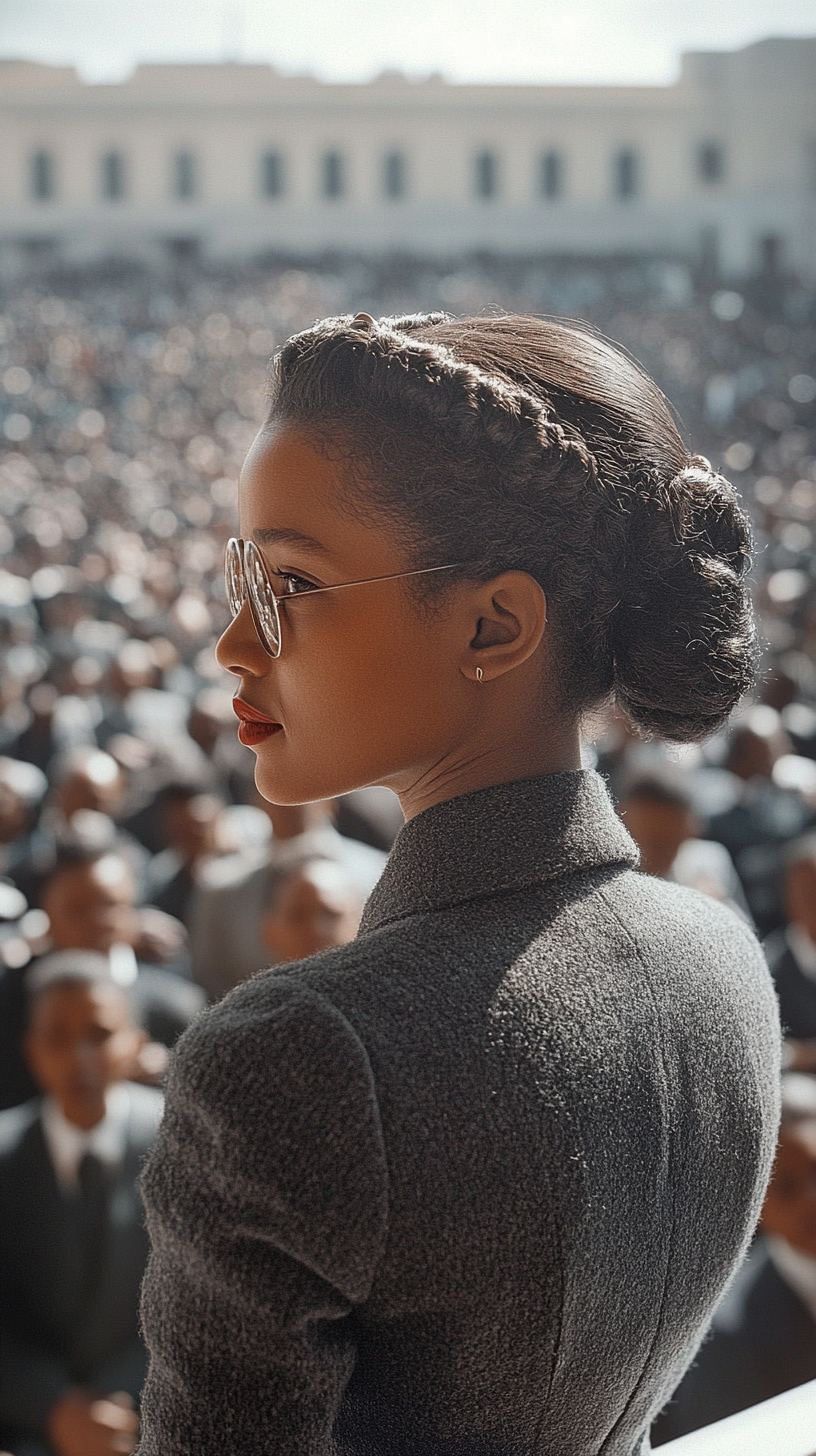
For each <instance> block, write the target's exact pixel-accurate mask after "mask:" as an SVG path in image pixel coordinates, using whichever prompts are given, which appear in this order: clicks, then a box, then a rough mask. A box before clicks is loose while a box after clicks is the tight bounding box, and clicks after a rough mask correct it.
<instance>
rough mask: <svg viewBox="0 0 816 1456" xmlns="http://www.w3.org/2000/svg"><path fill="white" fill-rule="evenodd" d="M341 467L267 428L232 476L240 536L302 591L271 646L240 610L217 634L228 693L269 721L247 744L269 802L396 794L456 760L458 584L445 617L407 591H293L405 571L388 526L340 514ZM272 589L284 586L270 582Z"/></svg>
mask: <svg viewBox="0 0 816 1456" xmlns="http://www.w3.org/2000/svg"><path fill="white" fill-rule="evenodd" d="M341 471H342V465H340V464H338V463H337V462H334V461H331V460H328V459H326V458H325V457H324V456H323V455H321V454H320V453H319V452H318V451H317V450H316V449H315V448H313V446H312V445H311V444H310V443H309V441H308V439H307V438H305V437H304V436H303V435H300V434H298V433H296V432H295V431H293V430H291V429H281V430H277V431H275V430H272V431H265V432H263V433H262V434H261V435H259V436H258V439H257V440H256V442H255V444H254V446H253V447H252V450H251V451H250V454H249V457H248V459H247V462H246V465H245V467H244V471H243V474H242V477H241V487H240V500H239V512H240V533H241V535H242V537H244V539H245V540H253V541H254V542H255V543H256V545H257V546H258V548H259V550H260V551H261V553H262V554H263V557H264V559H265V561H266V563H267V565H268V566H269V567H270V568H271V569H272V570H274V571H276V572H282V573H291V574H292V576H293V577H296V578H298V580H297V581H292V580H289V582H288V583H287V585H288V586H289V588H290V589H291V588H292V587H295V588H297V589H299V591H300V592H301V593H302V594H298V595H295V596H291V597H287V598H286V599H285V600H284V601H282V602H281V603H280V617H281V636H282V650H281V654H280V656H279V657H278V658H275V659H273V658H271V657H269V656H268V655H267V653H266V652H265V651H264V649H263V647H262V646H261V643H260V641H259V640H258V637H257V635H256V632H255V628H254V626H253V622H252V617H251V615H250V612H249V609H248V607H247V606H246V604H245V605H244V607H243V609H242V610H241V612H240V613H239V615H238V616H237V617H236V618H235V620H234V621H233V622H232V623H231V624H230V626H229V627H228V628H227V630H226V632H225V633H224V635H223V637H222V638H221V640H220V642H219V644H218V648H217V656H218V660H219V662H220V663H221V665H222V667H224V668H226V669H227V670H228V671H229V672H232V673H235V674H236V676H237V677H238V678H239V679H240V686H239V688H238V690H237V695H238V696H239V697H240V698H242V699H243V700H244V702H246V703H248V704H249V705H250V707H252V708H255V709H256V710H258V711H259V712H260V713H262V714H264V715H265V716H266V717H267V718H269V719H272V720H274V722H275V723H276V724H279V725H280V726H279V728H278V729H277V730H276V731H274V732H271V733H269V734H268V735H267V736H266V737H262V738H260V741H257V742H253V743H252V745H251V746H252V747H253V750H254V752H255V754H256V757H257V766H256V781H257V784H258V788H259V789H260V791H261V793H262V794H263V795H264V796H265V797H266V798H268V799H270V800H272V801H273V802H275V803H279V804H296V803H304V802H307V801H310V800H315V799H328V798H333V797H334V796H335V795H337V794H341V793H345V792H348V791H349V790H350V789H354V788H359V787H360V786H362V785H366V784H372V783H376V784H388V785H389V786H390V787H392V788H394V789H395V790H396V791H397V792H400V793H402V792H403V791H404V790H405V789H407V788H410V787H411V785H413V784H416V783H418V782H419V781H420V780H423V779H424V780H425V782H428V781H429V780H432V779H433V776H434V774H435V773H437V772H439V773H441V774H443V775H444V772H445V765H447V764H448V763H449V762H450V761H451V759H453V760H456V759H458V758H459V757H460V756H461V754H462V752H467V748H466V745H467V742H468V738H469V735H470V733H471V730H472V727H473V722H474V715H476V714H477V713H478V696H479V695H478V693H477V692H475V691H474V685H473V682H472V681H470V680H468V678H467V677H466V676H465V675H464V674H463V672H462V671H461V664H462V657H463V652H466V651H467V647H468V643H469V641H470V640H471V638H472V637H473V635H474V631H475V628H476V622H475V618H474V614H473V603H472V601H471V600H470V596H471V594H470V593H469V590H468V587H467V585H463V586H456V587H455V588H453V589H452V591H451V593H450V596H449V597H448V598H446V601H445V610H444V611H443V612H440V613H436V614H434V615H433V616H430V615H427V614H422V613H419V612H418V611H417V610H416V607H415V605H414V602H413V599H412V597H411V595H410V592H409V583H407V582H405V581H380V582H371V583H369V584H367V585H362V586H353V587H350V588H349V589H348V590H347V591H337V592H325V593H321V594H320V595H315V596H311V597H310V595H309V593H308V589H307V588H305V587H304V585H303V584H304V583H311V584H313V585H314V586H331V585H333V584H334V583H338V582H351V581H357V580H359V579H360V578H365V577H375V576H385V575H387V574H388V573H390V572H400V571H408V570H410V569H411V567H412V565H413V563H412V562H411V561H409V560H408V559H407V556H406V554H405V548H404V546H402V545H401V544H400V543H399V541H398V539H397V537H396V534H395V532H394V530H393V527H391V526H390V525H389V523H388V522H387V521H386V520H384V519H382V518H379V519H378V518H377V517H376V516H374V515H372V518H371V519H370V520H367V521H366V522H365V523H363V524H361V523H360V522H359V521H358V520H355V519H354V518H353V517H352V516H351V515H350V514H349V513H348V512H347V511H346V512H344V511H343V509H342V505H341V501H342V488H343V481H342V475H341ZM273 581H274V583H275V586H276V589H279V588H281V587H282V584H281V583H280V582H279V581H278V580H276V579H275V578H273Z"/></svg>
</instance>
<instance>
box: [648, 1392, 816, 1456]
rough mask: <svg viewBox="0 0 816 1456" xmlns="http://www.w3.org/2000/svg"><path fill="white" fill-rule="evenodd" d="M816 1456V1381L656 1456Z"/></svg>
mask: <svg viewBox="0 0 816 1456" xmlns="http://www.w3.org/2000/svg"><path fill="white" fill-rule="evenodd" d="M664 1453H665V1456H816V1380H811V1381H809V1382H808V1384H807V1385H799V1386H797V1387H796V1389H795V1390H789V1391H787V1392H786V1394H785V1395H777V1396H774V1399H773V1400H766V1401H763V1403H762V1405H754V1406H751V1408H750V1410H744V1411H740V1412H739V1414H738V1415H735V1416H729V1417H728V1419H727V1420H725V1421H717V1422H716V1424H715V1425H713V1426H706V1427H704V1429H703V1430H702V1431H693V1432H692V1433H691V1435H690V1436H681V1437H680V1439H679V1441H669V1442H668V1444H667V1445H666V1446H658V1447H657V1449H656V1451H655V1456H664Z"/></svg>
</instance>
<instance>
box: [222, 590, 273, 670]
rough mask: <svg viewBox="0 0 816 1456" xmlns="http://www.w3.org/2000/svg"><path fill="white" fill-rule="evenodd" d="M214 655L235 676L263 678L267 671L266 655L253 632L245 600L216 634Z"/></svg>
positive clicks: (253, 624)
mask: <svg viewBox="0 0 816 1456" xmlns="http://www.w3.org/2000/svg"><path fill="white" fill-rule="evenodd" d="M215 658H216V661H217V663H218V664H219V666H220V667H223V668H224V670H225V672H232V673H234V674H235V676H236V677H263V675H264V673H265V672H267V671H268V668H269V656H268V654H267V653H266V652H265V651H264V649H263V647H262V645H261V642H260V640H259V638H258V634H257V632H256V631H255V623H254V622H253V620H252V613H251V612H250V610H249V607H248V606H247V604H246V602H244V605H243V606H242V608H241V610H240V612H239V613H238V615H237V617H233V619H232V621H231V622H230V624H229V626H228V627H227V628H226V630H225V631H224V632H222V634H221V636H220V637H219V639H218V641H217V643H216V645H215Z"/></svg>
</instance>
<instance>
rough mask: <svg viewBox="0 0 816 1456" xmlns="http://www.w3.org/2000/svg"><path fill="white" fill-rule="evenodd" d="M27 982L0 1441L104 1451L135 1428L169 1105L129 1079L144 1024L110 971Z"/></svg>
mask: <svg viewBox="0 0 816 1456" xmlns="http://www.w3.org/2000/svg"><path fill="white" fill-rule="evenodd" d="M104 964H105V962H102V965H103V966H104ZM28 990H29V996H30V1019H29V1028H28V1032H27V1036H26V1043H25V1048H26V1056H27V1058H28V1061H29V1064H30V1066H31V1069H32V1072H33V1074H34V1078H35V1080H36V1082H37V1084H38V1085H39V1087H40V1088H41V1091H42V1094H43V1095H42V1096H40V1097H37V1098H35V1099H33V1100H32V1101H30V1102H27V1103H25V1104H23V1105H22V1106H20V1107H15V1108H10V1109H8V1110H7V1111H5V1112H2V1113H0V1310H1V1311H2V1313H0V1447H3V1448H4V1449H7V1450H9V1451H10V1452H12V1453H15V1456H109V1453H110V1456H113V1453H114V1452H118V1453H121V1452H123V1451H124V1452H127V1451H130V1450H132V1449H133V1446H134V1445H135V1442H136V1439H137V1433H138V1416H137V1413H136V1403H137V1402H138V1398H139V1393H140V1391H141V1387H142V1382H143V1379H144V1373H145V1353H144V1349H143V1346H142V1343H141V1340H140V1338H139V1332H138V1296H139V1285H140V1282H141V1278H142V1273H143V1270H144V1266H145V1261H146V1258H147V1236H146V1233H145V1230H144V1226H143V1217H142V1207H141V1201H140V1196H139V1192H138V1185H137V1178H138V1174H139V1168H140V1165H141V1161H142V1159H143V1157H144V1155H145V1153H146V1152H147V1151H148V1150H149V1148H150V1147H151V1145H152V1143H153V1140H154V1137H155V1134H156V1130H157V1128H158V1124H159V1120H160V1117H161V1110H162V1098H161V1095H160V1093H159V1092H157V1091H155V1090H154V1089H153V1088H150V1087H142V1086H137V1085H135V1084H134V1083H131V1082H128V1081H126V1080H125V1079H126V1078H127V1077H128V1075H129V1074H130V1072H131V1069H132V1068H133V1066H134V1065H135V1063H136V1061H137V1058H138V1054H139V1050H140V1047H141V1045H142V1044H143V1042H144V1041H145V1033H144V1032H143V1031H141V1030H140V1029H139V1028H138V1027H137V1025H136V1022H135V1020H134V1018H133V1014H132V1011H131V1008H130V1004H129V1000H128V997H127V995H126V993H125V992H124V991H123V990H122V989H121V987H119V986H117V985H116V984H115V982H114V981H112V980H111V979H110V977H109V976H108V977H106V976H105V975H104V974H102V973H100V972H99V971H98V970H93V969H89V968H88V967H87V966H83V965H82V964H78V965H77V967H76V968H75V969H73V970H71V969H70V968H67V967H66V965H65V957H64V956H63V957H54V958H52V959H51V964H49V961H48V959H46V960H44V961H42V962H41V963H40V964H39V965H37V966H35V967H34V968H33V970H32V971H31V972H30V977H29V987H28Z"/></svg>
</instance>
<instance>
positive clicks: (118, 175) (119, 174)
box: [101, 152, 125, 202]
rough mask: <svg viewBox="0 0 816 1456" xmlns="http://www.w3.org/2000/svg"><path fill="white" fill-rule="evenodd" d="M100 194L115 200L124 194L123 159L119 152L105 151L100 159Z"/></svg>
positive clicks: (112, 200)
mask: <svg viewBox="0 0 816 1456" xmlns="http://www.w3.org/2000/svg"><path fill="white" fill-rule="evenodd" d="M101 173H102V176H101V181H102V196H103V197H107V198H108V199H109V201H111V202H116V201H117V199H118V198H120V197H124V195H125V159H124V157H123V156H122V153H121V152H105V153H104V155H103V157H102V160H101Z"/></svg>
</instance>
